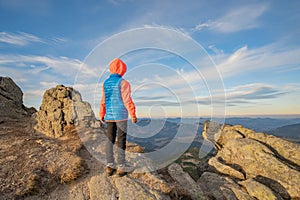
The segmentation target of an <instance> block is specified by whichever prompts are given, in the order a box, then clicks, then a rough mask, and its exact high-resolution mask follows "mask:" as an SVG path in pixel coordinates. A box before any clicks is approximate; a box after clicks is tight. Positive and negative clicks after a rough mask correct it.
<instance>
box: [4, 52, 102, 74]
mask: <svg viewBox="0 0 300 200" xmlns="http://www.w3.org/2000/svg"><path fill="white" fill-rule="evenodd" d="M0 64H1V65H2V66H11V67H22V68H25V69H26V70H28V71H30V72H31V73H33V74H40V73H41V72H43V71H46V70H49V69H51V70H53V72H54V73H56V74H59V75H60V76H66V77H73V78H75V76H76V74H77V73H78V71H79V70H80V72H81V75H86V76H92V77H96V76H97V74H96V73H95V69H92V68H91V67H89V66H87V65H85V64H84V63H82V62H81V61H80V60H78V59H73V58H68V57H64V56H61V57H48V56H37V55H0Z"/></svg>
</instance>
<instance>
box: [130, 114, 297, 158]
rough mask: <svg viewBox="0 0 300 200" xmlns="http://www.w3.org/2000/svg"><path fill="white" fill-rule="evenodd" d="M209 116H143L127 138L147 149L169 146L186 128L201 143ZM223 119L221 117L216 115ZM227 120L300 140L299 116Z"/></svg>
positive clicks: (257, 130) (195, 142)
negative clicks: (161, 117) (179, 132)
mask: <svg viewBox="0 0 300 200" xmlns="http://www.w3.org/2000/svg"><path fill="white" fill-rule="evenodd" d="M206 120H210V119H209V118H199V119H197V118H168V119H147V118H143V119H140V120H139V122H138V123H137V126H136V125H132V124H131V123H129V131H128V140H129V141H130V142H135V143H137V144H139V145H141V146H143V147H144V148H145V150H146V151H147V152H151V151H155V150H157V149H160V148H162V147H164V146H166V145H167V144H168V143H169V142H170V141H172V139H173V138H174V137H175V136H176V134H177V133H178V131H179V130H182V129H184V131H185V133H184V134H185V135H186V136H188V137H193V138H194V141H193V142H192V144H191V147H200V146H201V145H202V142H203V137H202V130H203V123H204V122H205V121H206ZM217 121H221V119H217ZM225 123H226V124H230V125H242V126H244V127H246V128H249V129H252V130H254V131H256V132H264V133H268V134H272V135H275V136H279V137H282V138H285V139H288V140H291V141H294V142H298V143H300V118H293V119H288V118H284V119H274V118H242V117H240V118H237V117H235V118H227V119H225Z"/></svg>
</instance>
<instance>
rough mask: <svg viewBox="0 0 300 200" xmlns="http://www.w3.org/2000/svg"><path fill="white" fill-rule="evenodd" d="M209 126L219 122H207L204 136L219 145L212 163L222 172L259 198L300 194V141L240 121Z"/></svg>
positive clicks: (292, 196)
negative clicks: (249, 126) (239, 123)
mask: <svg viewBox="0 0 300 200" xmlns="http://www.w3.org/2000/svg"><path fill="white" fill-rule="evenodd" d="M209 126H212V127H218V125H216V124H215V123H213V122H206V124H205V129H204V132H203V136H204V138H206V139H208V140H210V141H211V142H213V143H214V144H215V146H216V148H217V149H218V152H217V154H216V156H215V157H213V158H211V159H210V160H209V164H210V165H212V166H213V167H215V169H216V170H217V172H218V173H219V174H223V175H224V176H225V175H226V176H229V177H231V178H232V180H236V181H237V183H238V184H239V185H240V186H242V187H243V188H245V190H246V191H247V192H248V193H249V194H250V195H251V196H252V197H255V198H257V199H290V198H292V199H298V198H300V187H299V185H300V165H299V158H300V145H299V144H296V143H292V142H289V141H286V140H284V139H281V138H277V137H275V136H271V135H267V134H264V133H256V132H254V131H252V130H250V129H247V128H244V127H242V126H240V125H237V126H230V125H223V126H219V129H215V128H212V129H210V128H209ZM202 184H205V183H202ZM254 188H255V189H254ZM262 197H264V198H262Z"/></svg>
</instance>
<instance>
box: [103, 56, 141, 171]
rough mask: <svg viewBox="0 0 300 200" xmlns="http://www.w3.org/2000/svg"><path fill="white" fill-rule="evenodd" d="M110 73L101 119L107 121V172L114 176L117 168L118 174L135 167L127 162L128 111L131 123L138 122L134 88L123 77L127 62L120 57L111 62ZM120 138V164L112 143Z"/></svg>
mask: <svg viewBox="0 0 300 200" xmlns="http://www.w3.org/2000/svg"><path fill="white" fill-rule="evenodd" d="M109 69H110V77H109V78H108V79H106V80H105V81H104V84H103V88H102V98H101V102H100V111H99V116H100V121H101V122H102V123H104V122H106V124H107V131H106V136H107V138H108V142H107V144H106V160H107V165H106V168H105V171H106V173H107V174H108V175H109V176H111V175H113V173H114V172H115V169H116V168H117V175H119V176H123V175H125V174H126V173H127V172H129V171H132V169H131V168H132V167H131V166H130V165H129V164H128V163H126V160H125V149H126V135H127V121H128V113H129V115H130V116H131V119H132V123H136V122H137V118H136V114H135V105H134V103H133V101H132V99H131V89H130V84H129V82H128V81H126V80H125V79H123V78H122V76H123V75H124V74H125V72H126V64H125V63H124V62H123V61H122V60H121V59H119V58H116V59H114V60H112V61H111V62H110V64H109ZM116 138H117V147H118V151H117V166H116V165H115V162H114V161H115V160H114V153H113V145H114V144H115V141H116Z"/></svg>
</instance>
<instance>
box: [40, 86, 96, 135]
mask: <svg viewBox="0 0 300 200" xmlns="http://www.w3.org/2000/svg"><path fill="white" fill-rule="evenodd" d="M36 120H37V124H36V126H35V129H36V130H37V131H39V132H42V133H44V134H46V135H47V136H50V137H54V138H58V137H61V136H63V135H64V131H65V129H66V128H67V127H69V126H86V127H95V126H97V125H96V119H95V115H94V112H93V111H92V108H91V106H90V104H89V103H88V102H84V101H82V98H81V95H80V93H79V92H78V91H76V90H74V89H73V88H71V87H65V86H63V85H58V86H56V87H55V88H51V89H49V90H47V91H46V92H45V93H44V97H43V101H42V105H41V106H40V110H39V111H38V112H37V113H36Z"/></svg>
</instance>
